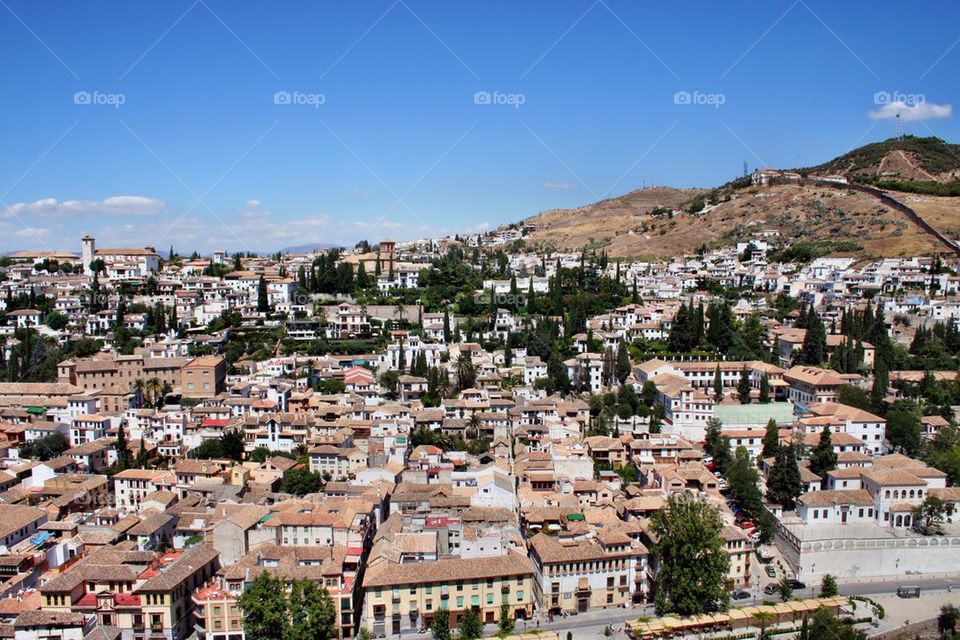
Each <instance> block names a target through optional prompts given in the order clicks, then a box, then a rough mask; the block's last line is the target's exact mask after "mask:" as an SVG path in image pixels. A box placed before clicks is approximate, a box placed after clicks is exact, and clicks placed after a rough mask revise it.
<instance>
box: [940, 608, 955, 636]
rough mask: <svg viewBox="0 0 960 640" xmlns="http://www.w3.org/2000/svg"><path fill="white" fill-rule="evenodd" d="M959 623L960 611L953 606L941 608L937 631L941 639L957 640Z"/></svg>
mask: <svg viewBox="0 0 960 640" xmlns="http://www.w3.org/2000/svg"><path fill="white" fill-rule="evenodd" d="M958 622H960V609H958V608H957V607H956V606H955V605H952V604H945V605H943V606H941V607H940V614H939V615H938V616H937V631H938V632H939V633H940V637H941V638H955V637H956V633H957V623H958Z"/></svg>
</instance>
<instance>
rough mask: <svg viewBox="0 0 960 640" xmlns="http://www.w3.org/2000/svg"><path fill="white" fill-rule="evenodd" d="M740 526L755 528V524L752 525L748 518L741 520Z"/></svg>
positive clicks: (742, 527)
mask: <svg viewBox="0 0 960 640" xmlns="http://www.w3.org/2000/svg"><path fill="white" fill-rule="evenodd" d="M740 528H741V529H755V528H756V525H754V524H753V523H752V522H750V521H749V520H744V521H743V522H741V523H740Z"/></svg>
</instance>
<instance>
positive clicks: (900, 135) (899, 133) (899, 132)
mask: <svg viewBox="0 0 960 640" xmlns="http://www.w3.org/2000/svg"><path fill="white" fill-rule="evenodd" d="M897 140H903V123H902V122H900V114H899V113H898V114H897Z"/></svg>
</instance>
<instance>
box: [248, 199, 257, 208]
mask: <svg viewBox="0 0 960 640" xmlns="http://www.w3.org/2000/svg"><path fill="white" fill-rule="evenodd" d="M259 206H260V201H259V200H247V208H248V209H253V208H256V207H259Z"/></svg>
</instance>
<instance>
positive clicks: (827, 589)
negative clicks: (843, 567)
mask: <svg viewBox="0 0 960 640" xmlns="http://www.w3.org/2000/svg"><path fill="white" fill-rule="evenodd" d="M839 594H840V591H839V590H838V589H837V579H836V578H834V577H833V576H832V575H830V574H829V573H825V574H824V575H823V580H821V581H820V597H821V598H832V597H833V596H836V595H839Z"/></svg>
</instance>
